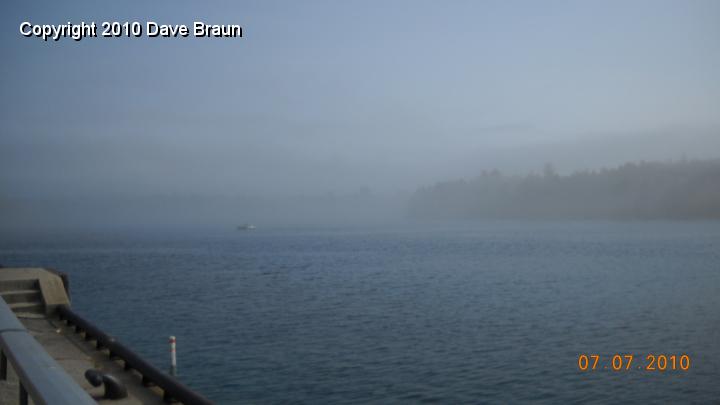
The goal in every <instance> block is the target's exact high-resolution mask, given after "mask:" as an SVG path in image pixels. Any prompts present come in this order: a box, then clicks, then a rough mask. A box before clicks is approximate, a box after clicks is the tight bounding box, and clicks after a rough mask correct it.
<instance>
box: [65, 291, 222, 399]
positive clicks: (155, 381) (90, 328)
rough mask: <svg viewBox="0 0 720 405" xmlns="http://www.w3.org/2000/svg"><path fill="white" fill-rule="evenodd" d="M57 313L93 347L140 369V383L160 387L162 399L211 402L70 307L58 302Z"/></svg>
mask: <svg viewBox="0 0 720 405" xmlns="http://www.w3.org/2000/svg"><path fill="white" fill-rule="evenodd" d="M58 315H60V319H63V320H65V321H66V322H67V324H68V326H74V327H75V331H76V332H78V333H80V332H84V333H85V340H88V341H92V340H94V341H95V347H97V348H98V349H107V350H108V355H109V357H110V358H111V359H120V360H122V361H123V363H124V365H125V369H126V370H135V371H137V372H138V373H140V374H141V375H142V383H143V385H146V386H150V385H156V386H158V387H160V388H161V389H162V390H163V399H164V400H165V401H167V402H171V401H180V402H182V403H184V404H186V405H208V404H212V402H211V401H210V400H208V399H207V398H205V397H203V396H202V395H200V394H198V393H196V392H195V391H192V390H191V389H190V388H188V387H186V386H185V385H183V384H182V383H180V381H178V380H177V379H175V378H173V377H172V376H170V375H169V374H167V373H165V372H163V371H160V370H159V369H158V368H156V367H155V366H153V365H152V364H150V363H148V362H147V361H145V360H144V359H143V358H142V357H140V356H139V355H137V354H136V353H135V352H133V351H132V350H130V349H129V348H127V347H126V346H125V345H123V344H122V343H120V342H118V341H117V340H115V338H114V337H112V336H110V335H108V334H106V333H105V332H103V331H102V330H100V329H99V328H98V327H97V326H95V325H93V324H92V323H91V322H90V321H88V320H86V319H85V318H83V317H82V316H80V315H78V314H76V313H75V312H73V310H72V309H70V308H69V307H67V306H64V305H63V306H59V307H58Z"/></svg>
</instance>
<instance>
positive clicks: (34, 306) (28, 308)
mask: <svg viewBox="0 0 720 405" xmlns="http://www.w3.org/2000/svg"><path fill="white" fill-rule="evenodd" d="M8 306H9V307H10V309H12V310H13V312H15V313H20V312H22V313H30V314H42V313H44V312H45V305H44V304H43V303H42V302H14V303H12V304H8Z"/></svg>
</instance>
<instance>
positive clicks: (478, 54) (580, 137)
mask: <svg viewBox="0 0 720 405" xmlns="http://www.w3.org/2000/svg"><path fill="white" fill-rule="evenodd" d="M1 7H2V8H3V10H2V13H1V15H2V17H1V20H0V21H1V23H2V50H3V52H2V54H3V58H2V59H3V62H2V63H1V64H0V66H2V71H1V76H0V77H1V80H2V89H3V92H2V98H1V99H0V122H1V123H2V124H1V125H2V131H1V132H0V197H1V196H2V195H3V194H4V195H5V197H6V198H8V197H10V198H13V197H18V196H19V197H24V196H32V197H41V198H48V199H51V198H54V196H57V195H68V194H78V195H84V194H93V193H115V194H127V195H136V194H140V195H150V194H163V193H187V194H194V193H198V194H222V195H235V194H252V195H282V194H286V193H287V194H293V193H299V192H307V193H311V194H312V193H325V192H329V191H332V192H339V193H343V192H351V191H353V190H358V189H359V188H361V187H363V186H367V187H369V188H371V189H373V190H380V191H383V190H385V191H393V190H410V191H411V190H413V189H414V188H415V187H417V186H418V185H420V184H427V183H431V182H434V181H436V180H439V179H443V178H448V177H453V176H470V175H472V174H473V173H476V172H477V171H479V170H480V169H487V168H491V167H496V166H499V167H500V168H501V169H506V170H513V168H518V167H519V168H521V169H524V168H526V167H527V166H530V167H539V165H540V164H541V163H542V160H544V159H557V160H558V162H557V163H556V164H557V165H558V166H559V169H561V170H562V169H564V168H565V169H569V168H573V167H579V166H582V165H583V163H586V159H585V158H583V156H585V155H583V153H585V154H586V155H588V156H594V157H595V158H596V160H593V161H591V162H590V164H594V165H597V164H612V163H615V161H616V160H629V159H635V158H637V159H640V158H648V157H650V158H672V157H680V155H681V154H683V153H687V154H690V155H692V156H695V155H698V157H706V155H713V154H715V155H714V156H717V149H713V148H715V147H717V146H719V145H720V143H719V142H718V138H720V136H719V135H718V134H720V132H718V131H717V130H718V128H720V2H718V1H712V0H711V1H680V0H678V1H594V2H591V1H450V2H440V1H431V2H421V1H392V2H386V1H376V2H370V1H344V2H339V1H312V2H311V1H303V2H301V1H284V2H280V1H252V2H251V1H244V2H241V1H232V2H230V1H228V2H212V4H208V3H205V2H196V1H154V2H140V1H122V2H97V1H87V2H75V4H73V5H66V4H65V2H24V1H12V2H4V3H3V5H2V6H1ZM25 20H28V21H30V22H33V23H39V24H59V23H64V22H67V21H72V22H76V23H79V22H80V21H86V22H89V21H96V22H97V23H99V22H100V21H104V20H111V21H113V20H114V21H127V20H130V21H140V22H142V23H144V22H145V21H148V20H152V21H156V22H158V23H168V24H187V25H190V24H192V22H193V21H196V20H202V21H206V22H208V23H218V24H222V23H225V24H240V25H241V26H242V27H243V29H244V38H242V39H196V38H186V39H128V38H123V39H107V38H94V39H85V40H82V41H80V42H75V41H72V40H70V39H63V40H61V41H60V42H43V41H42V40H39V39H37V38H24V37H22V36H21V35H20V34H19V32H18V26H19V24H20V22H22V21H25ZM586 141H587V143H585V142H586ZM573 145H574V146H573ZM585 145H589V146H585ZM593 145H595V146H593ZM598 145H601V146H598ZM613 145H615V146H613ZM658 145H660V146H658ZM663 145H666V146H663ZM596 147H597V150H602V151H603V154H602V155H601V156H599V157H598V156H597V154H596V153H595V151H594V149H595V148H596ZM648 150H652V151H653V152H652V153H651V154H648V153H649V152H648ZM542 151H545V152H542ZM547 151H563V153H562V154H558V153H556V155H553V153H546V152H547ZM578 151H580V152H578ZM582 151H584V152H582ZM576 152H577V153H579V154H578V155H575V153H576ZM570 155H572V156H576V157H578V159H576V160H579V162H578V161H573V160H569V159H567V156H570ZM535 157H537V159H535ZM563 159H565V160H563ZM569 166H573V167H569Z"/></svg>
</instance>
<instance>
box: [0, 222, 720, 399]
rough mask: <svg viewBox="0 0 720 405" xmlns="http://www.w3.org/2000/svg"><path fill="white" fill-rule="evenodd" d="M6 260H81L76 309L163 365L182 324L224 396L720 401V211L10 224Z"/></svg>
mask: <svg viewBox="0 0 720 405" xmlns="http://www.w3.org/2000/svg"><path fill="white" fill-rule="evenodd" d="M0 263H3V264H4V265H5V266H21V265H33V266H50V267H55V268H57V269H59V270H63V271H65V272H67V273H69V274H70V280H71V288H72V293H73V295H72V296H73V299H74V302H73V305H74V307H75V308H76V310H78V312H80V313H82V314H84V315H85V316H86V317H88V318H89V319H91V320H93V321H95V322H96V323H97V324H98V325H99V326H101V327H102V328H103V329H105V330H106V331H107V332H108V333H111V334H114V335H116V336H117V337H118V338H120V339H121V340H123V341H125V342H126V343H127V344H128V345H129V346H130V347H132V348H134V349H135V350H137V351H138V352H140V353H141V354H143V355H145V356H147V358H148V359H150V360H151V361H153V362H154V363H155V364H156V365H158V366H160V367H162V368H166V367H167V364H168V351H167V343H166V342H167V337H168V335H176V336H177V338H178V358H179V371H180V377H181V379H182V380H183V381H184V382H186V383H187V384H188V385H190V386H191V387H193V388H195V389H197V390H198V391H200V392H202V393H204V394H205V395H206V396H208V397H210V398H211V399H214V400H216V401H217V402H218V403H228V404H232V403H313V404H315V403H333V404H336V403H368V402H372V403H398V402H408V403H417V402H440V403H478V402H483V403H516V402H525V401H531V400H534V401H536V402H541V403H558V402H568V401H578V402H579V401H582V402H597V403H609V402H616V401H618V400H622V401H640V400H643V401H654V402H666V401H671V402H699V403H707V402H715V403H717V402H718V401H720V223H718V222H710V223H693V222H647V223H643V222H638V223H611V222H572V223H570V222H567V223H520V222H493V223H478V224H472V225H464V226H450V225H448V226H428V227H419V226H417V227H407V228H392V229H391V228H388V229H370V230H368V229H365V230H359V229H334V230H302V229H292V230H280V229H278V230H262V229H261V230H257V231H253V232H234V231H223V232H215V233H212V232H204V233H160V232H155V233H147V232H143V233H129V232H124V233H116V234H110V233H98V234H84V235H80V234H65V235H63V234H55V235H43V236H42V237H20V236H8V235H5V236H3V237H2V238H0ZM580 353H598V354H601V355H604V356H609V355H612V354H615V353H635V354H636V356H637V357H636V362H637V365H640V364H642V363H644V358H641V357H640V355H642V354H647V353H658V354H661V353H667V354H681V353H687V354H688V355H690V356H691V359H692V364H691V369H690V371H688V372H684V371H666V372H657V371H656V372H648V371H639V370H636V369H635V370H631V371H623V372H613V371H607V370H597V371H595V372H580V371H578V368H577V356H578V354H580ZM643 357H644V356H643Z"/></svg>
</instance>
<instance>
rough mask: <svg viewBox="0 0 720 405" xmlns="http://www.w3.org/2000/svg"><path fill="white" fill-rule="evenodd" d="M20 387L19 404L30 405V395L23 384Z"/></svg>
mask: <svg viewBox="0 0 720 405" xmlns="http://www.w3.org/2000/svg"><path fill="white" fill-rule="evenodd" d="M19 385H20V397H19V398H18V403H19V404H20V405H28V393H27V391H26V390H25V387H23V385H22V383H20V384H19Z"/></svg>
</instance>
